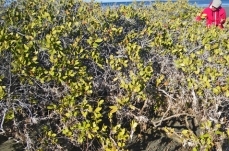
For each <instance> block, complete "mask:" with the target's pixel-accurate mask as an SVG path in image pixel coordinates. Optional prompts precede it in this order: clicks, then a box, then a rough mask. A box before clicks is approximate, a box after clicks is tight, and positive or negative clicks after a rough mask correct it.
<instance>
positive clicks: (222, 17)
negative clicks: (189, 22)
mask: <svg viewBox="0 0 229 151" xmlns="http://www.w3.org/2000/svg"><path fill="white" fill-rule="evenodd" d="M221 5H222V1H221V0H213V1H212V2H211V3H210V5H209V6H208V7H207V8H205V9H204V10H203V11H202V12H201V13H200V15H198V16H197V17H196V20H197V21H200V20H201V19H206V25H207V27H210V26H217V27H220V28H224V26H223V24H224V23H225V21H226V11H225V9H224V8H223V7H221Z"/></svg>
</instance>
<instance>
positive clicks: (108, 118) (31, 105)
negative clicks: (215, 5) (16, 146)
mask: <svg viewBox="0 0 229 151" xmlns="http://www.w3.org/2000/svg"><path fill="white" fill-rule="evenodd" d="M199 11H200V9H199V8H197V7H195V6H191V5H189V3H188V1H183V0H179V1H177V2H171V1H168V2H164V3H161V2H155V3H152V4H151V5H150V6H144V5H142V4H138V3H133V4H131V5H128V6H120V7H117V8H116V7H106V8H103V7H102V6H100V4H98V3H95V2H88V3H87V2H83V1H80V0H59V1H56V0H50V1H45V0H29V1H28V0H18V1H17V2H15V3H12V4H11V5H9V6H8V7H5V8H4V10H1V12H0V23H1V24H2V25H1V26H0V42H1V45H0V57H1V59H2V60H4V61H2V62H1V63H0V66H1V68H0V71H1V72H0V74H1V75H0V76H1V78H0V79H1V85H0V100H1V104H0V108H1V110H3V109H6V108H7V111H6V112H2V113H1V114H2V115H3V116H1V118H2V119H1V121H3V123H4V126H5V127H7V129H6V130H7V131H6V135H8V136H10V135H12V134H14V131H17V130H18V129H20V128H22V127H23V128H24V129H23V132H24V135H26V136H27V140H24V143H27V149H28V150H33V149H35V150H58V149H60V148H63V149H66V148H67V147H79V148H81V149H82V150H90V148H93V147H94V146H93V145H95V148H96V149H98V150H99V149H102V150H106V151H116V150H118V151H121V150H128V148H127V146H128V142H131V141H133V140H132V139H133V138H134V137H133V136H135V135H138V134H140V133H141V134H142V133H143V134H144V133H146V130H147V129H154V130H155V131H158V132H161V129H162V130H163V131H165V132H166V134H167V135H168V136H169V137H171V138H175V139H176V140H177V141H178V142H179V143H181V144H183V145H186V146H188V147H193V148H194V149H193V150H204V149H205V150H210V149H211V148H213V147H215V145H216V144H215V141H218V140H219V138H222V139H224V138H226V137H227V136H226V132H225V129H224V128H223V127H226V126H228V125H227V124H226V123H228V122H222V123H221V124H216V125H214V126H213V124H212V122H211V121H210V120H211V119H212V118H214V119H216V121H217V122H220V120H221V119H222V118H225V119H226V118H227V117H222V116H225V115H226V113H225V114H221V115H222V116H218V115H219V113H221V112H222V111H219V108H220V107H221V109H222V110H223V107H224V106H226V105H228V104H223V101H224V102H227V101H228V97H229V90H228V88H229V76H228V74H229V70H228V65H229V53H228V48H229V45H228V42H227V36H228V31H227V30H220V29H217V28H215V27H212V28H209V29H207V28H205V26H204V25H203V24H202V22H194V21H193V18H195V16H196V14H197V13H198V12H199ZM165 12H166V13H165ZM226 28H228V25H226ZM2 67H5V68H4V69H3V68H2ZM176 117H179V118H181V119H186V118H188V117H192V118H194V119H195V120H197V121H198V123H201V124H202V126H200V125H195V126H198V127H199V128H200V129H201V134H199V135H197V134H195V132H194V130H193V129H185V130H182V131H181V132H180V134H181V135H180V136H179V135H177V134H176V131H175V130H174V129H173V128H172V127H169V125H166V124H168V123H170V122H172V123H173V120H176ZM201 119H207V120H204V121H203V120H202V121H201ZM226 120H228V119H226ZM19 121H20V122H19ZM28 121H29V122H28ZM12 122H14V124H15V123H16V124H15V125H17V126H18V127H17V128H12V127H11V125H10V124H11V123H12ZM28 123H29V124H28ZM186 123H187V122H186ZM164 124H165V125H164ZM24 125H27V127H24ZM34 125H35V126H34ZM35 127H38V128H37V129H36V130H37V132H36V134H34V133H32V132H33V129H35ZM161 127H162V128H161ZM187 127H188V126H187ZM2 128H3V127H1V129H2ZM139 129H140V130H139ZM32 135H36V136H37V137H38V139H35V138H36V137H35V138H33V137H34V136H32ZM227 135H228V134H227ZM15 137H17V136H15ZM30 139H31V140H32V139H33V141H34V143H32V142H31V141H29V140H30ZM65 144H70V145H69V146H66V145H65ZM96 145H97V146H96Z"/></svg>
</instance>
